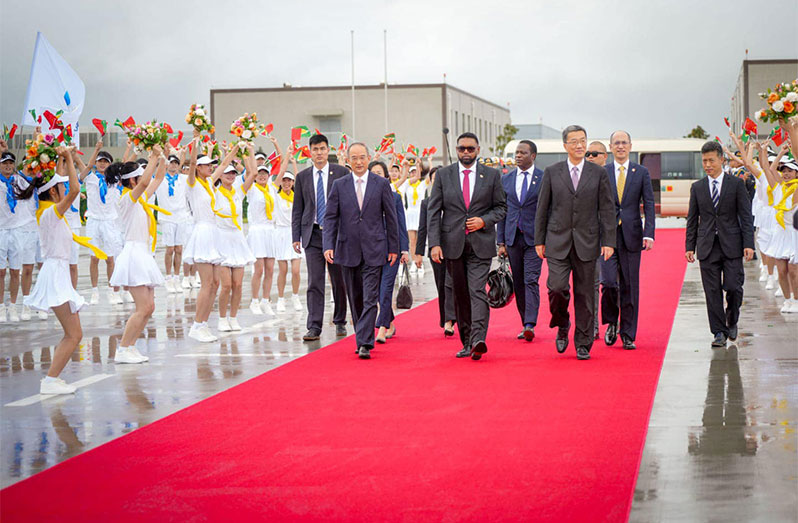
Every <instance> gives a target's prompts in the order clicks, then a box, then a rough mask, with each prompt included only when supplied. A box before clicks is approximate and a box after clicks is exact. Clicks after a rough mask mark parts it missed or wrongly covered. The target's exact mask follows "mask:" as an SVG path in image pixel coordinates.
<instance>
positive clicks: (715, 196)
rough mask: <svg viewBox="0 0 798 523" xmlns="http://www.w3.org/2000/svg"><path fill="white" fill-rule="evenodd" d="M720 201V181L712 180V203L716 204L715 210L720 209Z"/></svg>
mask: <svg viewBox="0 0 798 523" xmlns="http://www.w3.org/2000/svg"><path fill="white" fill-rule="evenodd" d="M719 201H720V193H719V192H718V181H717V180H712V205H714V206H715V211H717V210H718V202H719Z"/></svg>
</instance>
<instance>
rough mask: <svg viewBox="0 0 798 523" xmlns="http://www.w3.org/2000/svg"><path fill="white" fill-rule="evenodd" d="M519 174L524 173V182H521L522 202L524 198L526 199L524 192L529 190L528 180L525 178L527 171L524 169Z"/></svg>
mask: <svg viewBox="0 0 798 523" xmlns="http://www.w3.org/2000/svg"><path fill="white" fill-rule="evenodd" d="M521 174H523V175H524V183H522V184H521V203H524V200H526V192H527V191H528V190H529V180H528V179H527V176H528V175H529V173H528V172H527V171H524V172H522V173H521Z"/></svg>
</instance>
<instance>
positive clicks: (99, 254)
mask: <svg viewBox="0 0 798 523" xmlns="http://www.w3.org/2000/svg"><path fill="white" fill-rule="evenodd" d="M54 206H55V204H54V203H53V202H50V201H45V200H39V208H38V209H36V223H37V224H38V223H40V222H41V220H42V213H44V211H46V210H47V209H49V208H50V207H54ZM53 212H55V213H56V214H55V215H56V216H58V210H57V209H53ZM61 219H62V220H64V223H67V221H66V218H64V217H63V216H61ZM67 227H69V224H68V223H67ZM89 240H91V238H89V237H88V236H78V235H77V234H75V233H74V232H73V233H72V241H73V242H75V243H77V244H78V245H82V246H84V247H87V248H88V249H91V252H93V253H94V257H95V258H99V259H100V260H106V259H108V255H107V254H105V253H104V252H103V251H102V250H100V248H99V247H97V246H95V245H92V244H91V243H89Z"/></svg>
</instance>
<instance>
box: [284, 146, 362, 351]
mask: <svg viewBox="0 0 798 523" xmlns="http://www.w3.org/2000/svg"><path fill="white" fill-rule="evenodd" d="M309 148H310V158H311V161H312V162H313V165H311V166H310V167H308V168H307V169H303V170H302V171H299V172H298V173H297V175H296V181H295V182H294V208H293V211H292V215H291V218H292V220H291V234H292V236H293V242H294V243H293V245H294V250H295V251H296V252H298V253H299V252H302V248H304V249H305V261H306V262H307V264H308V292H307V301H308V321H307V326H308V332H307V333H305V335H304V336H303V337H302V339H303V340H305V341H311V340H318V339H319V337H320V335H321V326H322V320H323V318H324V303H325V300H324V284H325V267H326V269H327V270H329V271H330V282H331V284H332V294H333V299H334V300H335V308H334V310H333V323H335V333H336V335H338V336H346V288H345V286H344V277H343V275H342V274H341V267H340V266H336V265H333V264H331V263H329V264H328V263H327V262H325V260H324V255H323V253H322V228H323V226H324V213H325V210H326V207H327V198H328V197H329V195H330V190H331V189H332V184H333V181H335V180H337V179H338V178H341V177H343V176H346V175H347V174H349V170H348V169H347V168H346V167H344V166H343V165H337V164H330V163H329V162H328V161H327V158H328V156H329V154H330V147H329V142H328V141H327V137H326V136H324V135H323V134H316V135H314V136H311V137H310V140H309Z"/></svg>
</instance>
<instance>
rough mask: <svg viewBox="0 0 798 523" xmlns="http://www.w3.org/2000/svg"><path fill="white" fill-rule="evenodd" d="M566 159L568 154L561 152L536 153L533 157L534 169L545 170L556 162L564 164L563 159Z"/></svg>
mask: <svg viewBox="0 0 798 523" xmlns="http://www.w3.org/2000/svg"><path fill="white" fill-rule="evenodd" d="M566 158H568V154H566V153H565V152H563V153H562V154H560V153H538V155H537V156H536V157H535V167H537V168H538V169H541V170H542V169H545V168H546V167H549V166H550V165H554V164H555V163H557V162H564V161H565V159H566Z"/></svg>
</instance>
